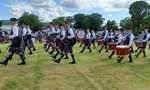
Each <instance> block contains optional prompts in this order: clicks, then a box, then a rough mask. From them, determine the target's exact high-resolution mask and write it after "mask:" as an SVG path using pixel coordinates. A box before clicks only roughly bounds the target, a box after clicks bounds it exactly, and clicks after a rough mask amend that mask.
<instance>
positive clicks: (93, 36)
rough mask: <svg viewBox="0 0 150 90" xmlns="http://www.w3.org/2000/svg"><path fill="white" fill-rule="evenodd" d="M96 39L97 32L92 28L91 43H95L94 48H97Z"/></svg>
mask: <svg viewBox="0 0 150 90" xmlns="http://www.w3.org/2000/svg"><path fill="white" fill-rule="evenodd" d="M95 40H96V34H95V31H94V30H92V31H91V43H92V45H93V47H94V48H96V47H95Z"/></svg>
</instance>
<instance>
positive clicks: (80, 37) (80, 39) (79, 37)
mask: <svg viewBox="0 0 150 90" xmlns="http://www.w3.org/2000/svg"><path fill="white" fill-rule="evenodd" d="M76 40H77V41H78V42H84V40H85V31H83V30H78V31H77V32H76Z"/></svg>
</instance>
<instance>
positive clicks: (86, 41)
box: [84, 39, 91, 47]
mask: <svg viewBox="0 0 150 90" xmlns="http://www.w3.org/2000/svg"><path fill="white" fill-rule="evenodd" d="M84 45H85V46H87V47H89V46H91V40H90V39H85V42H84Z"/></svg>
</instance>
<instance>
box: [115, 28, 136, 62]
mask: <svg viewBox="0 0 150 90" xmlns="http://www.w3.org/2000/svg"><path fill="white" fill-rule="evenodd" d="M125 37H126V38H125V39H124V37H123V38H122V40H123V39H124V45H127V46H128V47H129V48H130V52H129V56H128V57H129V62H130V63H132V62H133V59H132V55H131V54H132V44H133V41H134V35H133V32H132V30H131V29H128V34H127V36H125ZM123 58H124V57H118V59H117V61H118V63H121V61H122V60H123Z"/></svg>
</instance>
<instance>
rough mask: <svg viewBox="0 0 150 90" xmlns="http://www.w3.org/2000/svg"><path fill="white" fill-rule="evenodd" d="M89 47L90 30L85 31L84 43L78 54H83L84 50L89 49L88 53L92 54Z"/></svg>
mask: <svg viewBox="0 0 150 90" xmlns="http://www.w3.org/2000/svg"><path fill="white" fill-rule="evenodd" d="M90 46H91V33H90V29H87V31H86V36H85V41H84V47H83V49H82V50H81V51H80V52H81V53H83V52H84V50H85V49H86V48H87V49H89V52H92V50H91V47H90Z"/></svg>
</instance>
